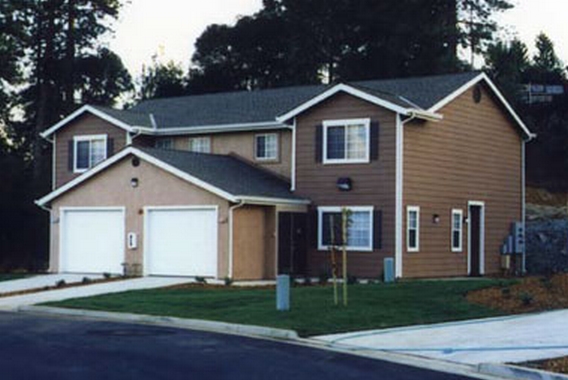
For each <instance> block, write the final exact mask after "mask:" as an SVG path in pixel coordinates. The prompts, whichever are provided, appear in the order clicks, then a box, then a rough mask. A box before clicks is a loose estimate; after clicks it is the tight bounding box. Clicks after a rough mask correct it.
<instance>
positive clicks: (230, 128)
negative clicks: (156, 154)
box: [136, 121, 290, 136]
mask: <svg viewBox="0 0 568 380" xmlns="http://www.w3.org/2000/svg"><path fill="white" fill-rule="evenodd" d="M282 128H290V126H289V125H286V124H284V123H280V122H277V121H266V122H259V123H244V124H242V123H240V124H220V125H200V126H193V127H192V126H189V127H175V128H159V129H152V128H143V127H141V128H136V129H137V130H138V131H140V132H141V133H142V134H145V135H153V136H168V135H196V134H203V133H224V132H246V131H258V130H269V129H282Z"/></svg>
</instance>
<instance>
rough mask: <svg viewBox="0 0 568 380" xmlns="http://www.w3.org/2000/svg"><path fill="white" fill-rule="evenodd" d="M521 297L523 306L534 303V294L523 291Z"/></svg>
mask: <svg viewBox="0 0 568 380" xmlns="http://www.w3.org/2000/svg"><path fill="white" fill-rule="evenodd" d="M519 298H520V299H521V303H522V304H523V306H529V305H531V304H532V303H533V300H534V297H533V296H532V294H530V293H527V292H523V293H521V294H520V296H519Z"/></svg>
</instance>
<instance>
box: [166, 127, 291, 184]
mask: <svg viewBox="0 0 568 380" xmlns="http://www.w3.org/2000/svg"><path fill="white" fill-rule="evenodd" d="M264 133H276V134H277V135H278V143H279V145H278V159H276V160H272V161H256V160H255V158H254V154H255V153H254V152H255V147H254V141H255V139H254V136H255V135H257V134H264ZM194 137H210V138H211V153H214V154H231V153H234V154H237V155H238V156H240V157H242V158H244V159H246V160H248V161H250V162H252V163H254V164H256V165H259V166H261V167H263V168H265V169H268V170H271V171H273V172H274V173H276V174H278V175H280V176H283V177H285V178H290V170H291V163H290V162H291V156H292V133H291V132H290V131H289V130H276V131H266V132H264V131H263V132H238V133H218V134H213V135H190V136H175V137H174V148H175V149H180V150H188V149H189V139H190V138H194Z"/></svg>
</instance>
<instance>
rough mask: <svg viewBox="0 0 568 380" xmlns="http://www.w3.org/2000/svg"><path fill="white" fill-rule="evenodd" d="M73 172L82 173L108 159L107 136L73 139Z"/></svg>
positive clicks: (77, 137)
mask: <svg viewBox="0 0 568 380" xmlns="http://www.w3.org/2000/svg"><path fill="white" fill-rule="evenodd" d="M73 144H74V146H73V151H74V154H73V171H74V172H75V173H82V172H84V171H87V170H89V169H90V168H92V167H93V166H95V165H96V164H98V163H99V162H101V161H104V160H106V158H107V135H94V136H75V137H74V138H73Z"/></svg>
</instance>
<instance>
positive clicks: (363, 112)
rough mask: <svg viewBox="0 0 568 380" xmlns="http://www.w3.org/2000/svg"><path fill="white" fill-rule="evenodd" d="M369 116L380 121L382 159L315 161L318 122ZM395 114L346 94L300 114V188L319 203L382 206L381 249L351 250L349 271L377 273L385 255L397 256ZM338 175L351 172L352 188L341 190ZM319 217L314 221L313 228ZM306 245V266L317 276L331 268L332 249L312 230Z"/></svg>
mask: <svg viewBox="0 0 568 380" xmlns="http://www.w3.org/2000/svg"><path fill="white" fill-rule="evenodd" d="M355 118H371V123H374V122H379V125H380V127H379V128H380V133H379V154H378V156H379V158H378V160H377V161H371V163H368V164H343V165H323V164H322V163H316V160H315V157H316V152H315V146H316V145H315V135H316V127H317V126H318V125H322V123H323V121H324V120H337V119H340V120H343V119H355ZM395 126H396V115H395V114H394V113H393V112H390V111H388V110H386V109H384V108H380V107H378V106H375V105H373V104H371V103H368V102H366V101H363V100H359V99H357V98H355V97H352V96H350V95H346V94H339V95H336V96H334V97H332V98H330V99H328V100H327V101H325V102H323V103H322V104H320V105H318V106H316V107H314V108H313V109H312V110H310V111H308V112H306V113H305V114H303V115H301V116H299V117H298V120H297V132H296V133H297V145H296V152H297V156H296V160H297V164H296V168H297V172H296V173H297V174H296V176H297V177H296V193H297V194H299V195H301V196H305V197H308V198H310V199H311V200H312V201H313V203H314V209H315V207H317V206H374V207H375V210H381V211H382V213H383V214H382V215H383V217H382V227H383V230H382V241H383V244H382V248H381V249H380V250H374V251H373V252H350V253H349V263H348V264H349V269H348V271H349V273H350V274H353V275H355V276H359V277H378V276H379V275H381V273H382V267H383V259H384V258H385V257H389V256H391V257H394V215H395V214H394V212H395ZM339 177H350V178H351V179H352V181H353V190H352V191H349V192H340V191H339V190H337V188H336V181H337V179H338V178H339ZM314 224H315V221H312V222H310V228H312V229H313V228H314V227H315V226H314ZM310 234H311V235H312V236H311V239H309V240H312V242H310V244H309V246H308V270H309V272H310V273H311V274H313V275H317V274H319V273H321V272H322V271H324V270H327V269H328V268H329V254H328V253H327V252H322V251H318V250H317V249H316V244H317V243H316V242H314V241H313V240H315V238H314V235H315V233H314V231H313V230H312V231H311V232H310Z"/></svg>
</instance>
